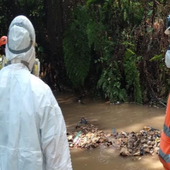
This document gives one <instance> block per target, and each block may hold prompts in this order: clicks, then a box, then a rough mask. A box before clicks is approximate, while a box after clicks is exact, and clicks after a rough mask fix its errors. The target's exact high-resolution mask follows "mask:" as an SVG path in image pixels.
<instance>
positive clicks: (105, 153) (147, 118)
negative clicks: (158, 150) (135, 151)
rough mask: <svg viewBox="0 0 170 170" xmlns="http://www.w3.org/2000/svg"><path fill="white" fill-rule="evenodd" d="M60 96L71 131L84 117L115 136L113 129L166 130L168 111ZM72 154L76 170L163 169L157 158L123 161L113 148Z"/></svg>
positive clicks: (79, 150) (128, 130) (75, 151)
mask: <svg viewBox="0 0 170 170" xmlns="http://www.w3.org/2000/svg"><path fill="white" fill-rule="evenodd" d="M56 97H57V101H58V103H59V105H60V107H61V109H62V112H63V115H64V118H65V121H66V125H67V131H68V132H69V131H70V132H71V131H74V130H75V126H76V124H77V123H78V122H80V119H81V117H85V118H86V119H87V120H88V121H89V123H92V124H95V125H97V126H98V127H99V128H100V129H101V130H103V131H104V132H107V133H112V128H115V129H116V131H117V132H121V131H125V132H132V131H134V132H138V131H139V130H140V129H142V128H143V127H144V126H145V125H147V126H152V127H154V128H156V129H159V130H162V127H163V122H164V116H165V108H159V109H158V108H151V107H148V106H141V105H135V104H129V103H124V104H120V105H110V103H109V102H105V101H94V100H90V99H85V100H84V102H85V104H78V102H76V98H75V96H74V95H72V94H57V95H56ZM70 151H71V159H72V164H73V169H74V170H163V168H162V165H161V163H160V162H159V160H158V157H157V155H155V156H142V157H127V158H123V157H121V156H119V153H118V151H117V150H116V149H115V148H113V147H111V148H104V147H100V148H97V149H93V150H82V149H70Z"/></svg>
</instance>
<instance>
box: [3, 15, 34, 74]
mask: <svg viewBox="0 0 170 170" xmlns="http://www.w3.org/2000/svg"><path fill="white" fill-rule="evenodd" d="M34 46H35V31H34V27H33V25H32V23H31V22H30V21H29V19H28V18H27V17H25V16H23V15H20V16H17V17H16V18H14V19H13V21H12V22H11V24H10V26H9V32H8V42H7V45H6V51H5V52H6V58H7V61H8V62H10V63H23V64H25V65H26V66H27V67H28V68H29V70H30V71H32V68H33V65H34V61H35V47H34Z"/></svg>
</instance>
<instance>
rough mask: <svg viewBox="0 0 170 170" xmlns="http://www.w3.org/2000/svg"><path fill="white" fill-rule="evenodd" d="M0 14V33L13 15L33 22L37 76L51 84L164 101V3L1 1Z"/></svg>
mask: <svg viewBox="0 0 170 170" xmlns="http://www.w3.org/2000/svg"><path fill="white" fill-rule="evenodd" d="M0 12H1V16H0V24H1V27H0V35H7V32H8V26H9V23H10V22H11V20H12V19H13V18H14V17H15V16H16V15H19V14H24V15H26V16H27V17H28V18H29V19H30V20H31V21H32V23H33V25H34V26H35V30H36V35H37V43H38V47H37V56H38V58H39V59H40V60H41V78H42V79H43V80H44V81H46V82H47V83H48V84H49V85H50V86H51V88H53V89H55V88H56V89H57V90H59V91H64V90H75V91H78V92H80V93H83V94H84V93H86V94H91V95H93V96H94V97H104V98H106V99H108V100H110V102H116V101H130V102H136V103H148V102H159V103H162V104H163V105H164V102H165V101H166V98H167V96H168V94H169V89H170V76H169V75H170V72H169V70H168V69H167V68H166V66H165V64H164V55H165V52H166V50H167V48H168V44H169V42H168V37H167V35H165V34H164V31H165V29H166V17H167V15H168V14H170V2H169V1H167V0H159V1H157V0H72V1H69V0H65V1H62V0H57V1H56V0H16V1H14V0H12V1H11V0H0Z"/></svg>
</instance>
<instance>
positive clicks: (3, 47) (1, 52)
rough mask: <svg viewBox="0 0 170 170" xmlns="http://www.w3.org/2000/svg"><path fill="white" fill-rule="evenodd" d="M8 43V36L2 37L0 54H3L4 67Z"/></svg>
mask: <svg viewBox="0 0 170 170" xmlns="http://www.w3.org/2000/svg"><path fill="white" fill-rule="evenodd" d="M6 43H7V36H2V37H1V38H0V55H2V67H4V66H5V45H6Z"/></svg>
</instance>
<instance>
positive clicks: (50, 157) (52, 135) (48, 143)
mask: <svg viewBox="0 0 170 170" xmlns="http://www.w3.org/2000/svg"><path fill="white" fill-rule="evenodd" d="M49 95H51V96H50V100H49V102H47V103H48V104H47V105H46V104H45V103H46V102H45V103H44V102H43V103H44V104H43V105H44V106H43V107H41V110H40V112H41V115H42V117H41V123H40V132H41V145H42V152H43V155H44V159H45V160H44V161H45V170H72V164H71V158H70V150H69V145H68V141H67V135H66V125H65V121H64V118H63V115H62V112H61V109H60V107H59V106H58V103H57V101H56V100H55V98H54V96H53V94H52V92H50V94H48V98H49ZM45 101H46V100H45Z"/></svg>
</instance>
